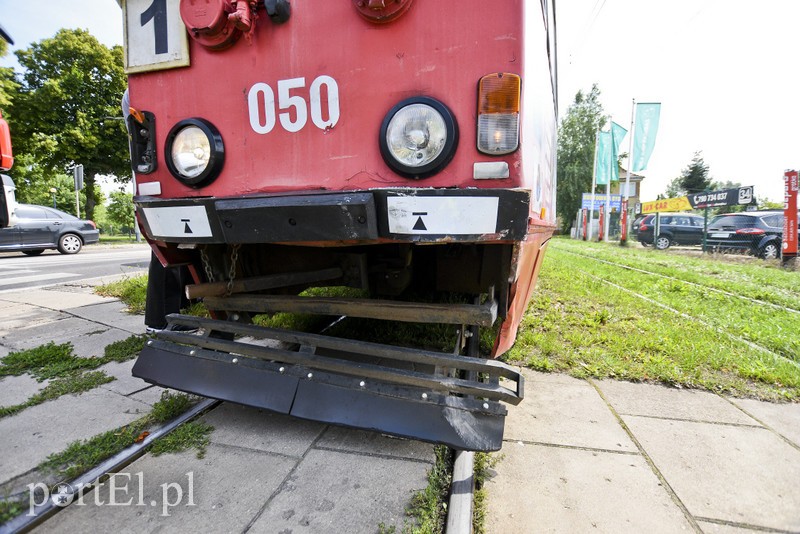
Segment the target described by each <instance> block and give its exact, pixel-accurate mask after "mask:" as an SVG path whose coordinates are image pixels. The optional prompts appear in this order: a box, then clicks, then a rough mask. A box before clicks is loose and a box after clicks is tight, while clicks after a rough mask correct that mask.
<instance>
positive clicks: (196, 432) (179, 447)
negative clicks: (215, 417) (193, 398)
mask: <svg viewBox="0 0 800 534" xmlns="http://www.w3.org/2000/svg"><path fill="white" fill-rule="evenodd" d="M212 430H214V427H213V426H211V425H209V424H208V423H203V422H200V421H192V422H190V423H186V424H183V425H181V426H179V427H178V428H176V429H175V430H174V431H172V432H170V433H169V434H167V435H166V436H164V437H163V438H161V439H159V440H156V441H155V442H154V443H153V446H152V447H151V448H150V452H151V453H152V454H153V456H159V455H161V454H168V453H174V452H182V451H187V450H189V449H197V457H198V458H203V457H204V456H205V455H206V447H207V446H208V443H209V441H210V440H209V435H210V434H211V431H212Z"/></svg>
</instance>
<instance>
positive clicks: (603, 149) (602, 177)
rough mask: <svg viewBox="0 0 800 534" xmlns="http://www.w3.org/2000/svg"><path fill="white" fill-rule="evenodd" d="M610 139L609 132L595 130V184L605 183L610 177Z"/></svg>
mask: <svg viewBox="0 0 800 534" xmlns="http://www.w3.org/2000/svg"><path fill="white" fill-rule="evenodd" d="M611 141H612V140H611V132H597V156H596V157H595V161H594V175H595V183H596V184H597V185H606V184H607V183H608V181H609V180H610V178H611V148H612V144H613V143H612V142H611Z"/></svg>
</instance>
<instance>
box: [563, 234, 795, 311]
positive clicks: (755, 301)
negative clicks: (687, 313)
mask: <svg viewBox="0 0 800 534" xmlns="http://www.w3.org/2000/svg"><path fill="white" fill-rule="evenodd" d="M558 250H559V251H560V252H566V253H567V254H573V255H575V256H580V257H582V258H586V259H590V260H593V261H596V262H599V263H604V264H606V265H612V266H614V267H619V268H622V269H626V270H629V271H633V272H638V273H642V274H647V275H652V276H656V277H659V278H663V279H666V280H672V281H675V282H680V283H683V284H686V285H690V286H694V287H698V288H702V289H704V290H708V291H712V292H714V293H719V294H722V295H725V296H727V297H733V298H737V299H741V300H744V301H748V302H751V303H753V304H758V305H763V306H768V307H771V308H774V309H777V310H781V311H786V312H789V313H796V314H798V315H800V309H796V308H790V307H787V306H781V305H780V304H775V303H774V302H769V301H766V300H761V299H756V298H752V297H747V296H745V295H739V294H737V293H731V292H730V291H725V290H724V289H719V288H716V287H713V286H709V285H706V284H699V283H697V282H691V281H689V280H684V279H681V278H677V277H674V276H669V275H665V274H662V273H657V272H654V271H648V270H646V269H641V268H638V267H633V266H631V265H627V264H624V263H619V262H614V261H609V260H605V259H601V258H597V257H594V256H590V255H588V254H581V253H580V252H575V251H574V250H568V249H565V248H560V249H558Z"/></svg>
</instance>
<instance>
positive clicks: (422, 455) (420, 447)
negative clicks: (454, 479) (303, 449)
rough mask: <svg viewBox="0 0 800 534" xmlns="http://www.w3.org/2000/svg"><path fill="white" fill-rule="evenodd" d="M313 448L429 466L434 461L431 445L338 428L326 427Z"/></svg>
mask: <svg viewBox="0 0 800 534" xmlns="http://www.w3.org/2000/svg"><path fill="white" fill-rule="evenodd" d="M315 447H317V448H325V449H336V450H343V451H351V452H359V453H363V454H383V455H386V456H395V457H397V458H407V459H410V460H419V461H423V462H428V463H430V464H433V462H434V461H435V460H436V454H435V453H434V451H433V445H431V444H430V443H424V442H422V441H416V440H413V439H404V438H396V437H394V436H387V435H385V434H380V433H378V432H368V431H365V430H355V429H352V428H343V427H340V426H330V427H328V429H327V430H326V431H325V434H323V436H322V437H321V438H320V440H319V441H317V443H316V445H315Z"/></svg>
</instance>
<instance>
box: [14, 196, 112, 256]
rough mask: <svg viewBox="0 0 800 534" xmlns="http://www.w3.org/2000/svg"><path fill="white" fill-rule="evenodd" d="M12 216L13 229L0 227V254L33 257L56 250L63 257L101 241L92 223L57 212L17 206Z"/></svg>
mask: <svg viewBox="0 0 800 534" xmlns="http://www.w3.org/2000/svg"><path fill="white" fill-rule="evenodd" d="M14 217H15V219H16V224H14V226H11V227H8V228H0V251H20V252H22V253H23V254H27V255H28V256H36V255H39V254H41V253H42V252H44V251H45V250H46V249H58V251H59V252H61V253H62V254H77V253H78V252H80V250H81V248H83V245H88V244H90V243H97V242H98V241H99V240H100V232H99V231H98V230H97V226H96V225H95V224H94V222H92V221H89V220H84V219H79V218H77V217H75V216H74V215H70V214H69V213H64V212H63V211H60V210H57V209H53V208H48V207H45V206H34V205H33V204H18V205H17V207H16V209H15V210H14Z"/></svg>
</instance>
